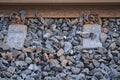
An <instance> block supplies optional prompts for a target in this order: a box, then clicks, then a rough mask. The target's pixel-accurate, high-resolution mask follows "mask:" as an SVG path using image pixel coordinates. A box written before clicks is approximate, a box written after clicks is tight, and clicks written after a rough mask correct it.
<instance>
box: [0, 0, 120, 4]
mask: <svg viewBox="0 0 120 80" xmlns="http://www.w3.org/2000/svg"><path fill="white" fill-rule="evenodd" d="M0 3H9V4H12V3H32V4H33V3H41V4H42V3H43V4H44V3H45V4H47V3H53V4H55V3H58V4H59V3H60V4H61V3H69V4H74V3H76V4H78V3H85V4H87V3H88V4H90V3H91V4H92V3H93V4H94V3H95V4H96V3H120V0H0Z"/></svg>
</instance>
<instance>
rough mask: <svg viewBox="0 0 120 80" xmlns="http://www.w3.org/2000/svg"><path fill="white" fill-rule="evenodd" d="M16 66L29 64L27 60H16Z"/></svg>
mask: <svg viewBox="0 0 120 80" xmlns="http://www.w3.org/2000/svg"><path fill="white" fill-rule="evenodd" d="M15 64H16V66H27V63H26V62H25V61H15Z"/></svg>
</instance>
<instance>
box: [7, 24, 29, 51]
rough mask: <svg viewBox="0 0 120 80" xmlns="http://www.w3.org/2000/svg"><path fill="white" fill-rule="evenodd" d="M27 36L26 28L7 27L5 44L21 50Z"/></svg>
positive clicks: (23, 26) (19, 26) (17, 25)
mask: <svg viewBox="0 0 120 80" xmlns="http://www.w3.org/2000/svg"><path fill="white" fill-rule="evenodd" d="M26 34H27V26H26V25H20V24H14V25H9V29H8V34H7V44H8V45H9V46H10V47H11V48H16V49H21V48H22V47H23V44H24V40H25V38H26Z"/></svg>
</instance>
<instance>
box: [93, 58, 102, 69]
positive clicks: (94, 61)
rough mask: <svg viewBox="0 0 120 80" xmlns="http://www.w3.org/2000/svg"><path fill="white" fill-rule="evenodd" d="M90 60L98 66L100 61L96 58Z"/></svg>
mask: <svg viewBox="0 0 120 80" xmlns="http://www.w3.org/2000/svg"><path fill="white" fill-rule="evenodd" d="M92 62H93V64H94V66H95V67H99V65H100V63H99V62H98V61H97V60H95V59H93V60H92Z"/></svg>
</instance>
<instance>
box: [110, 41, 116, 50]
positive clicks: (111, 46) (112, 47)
mask: <svg viewBox="0 0 120 80" xmlns="http://www.w3.org/2000/svg"><path fill="white" fill-rule="evenodd" d="M115 48H116V44H115V42H114V43H111V45H110V49H111V50H114V49H115Z"/></svg>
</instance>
